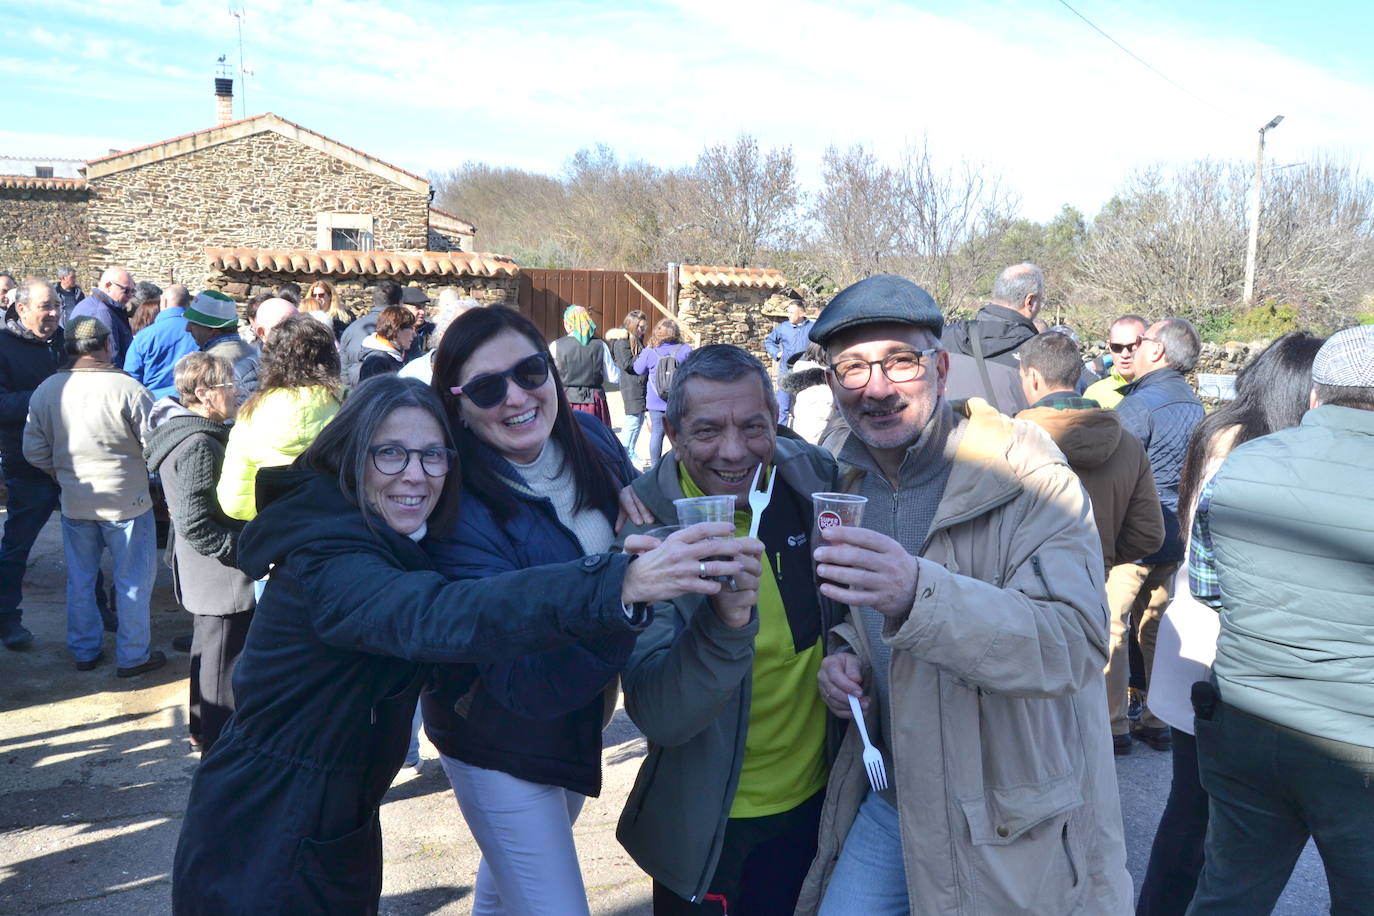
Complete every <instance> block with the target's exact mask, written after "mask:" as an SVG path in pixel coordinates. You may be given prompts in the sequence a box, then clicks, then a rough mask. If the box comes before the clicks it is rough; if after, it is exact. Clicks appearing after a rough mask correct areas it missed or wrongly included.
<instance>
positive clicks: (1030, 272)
mask: <svg viewBox="0 0 1374 916" xmlns="http://www.w3.org/2000/svg"><path fill="white" fill-rule="evenodd" d="M991 300H992V301H991V302H989V303H988V304H987V305H985V306H983V307H982V308H981V309H979V310H978V314H977V315H975V316H973V318H972V319H970V320H967V321H951V322H950V323H949V324H948V325H946V326H945V333H944V336H943V337H942V338H941V343H943V344H944V347H945V349H946V350H948V351H949V352H950V353H963V354H964V355H965V356H972V357H975V358H976V357H977V356H978V354H979V352H980V351H981V352H982V355H983V357H984V358H985V359H987V360H990V361H992V362H997V363H1001V364H1003V365H1005V366H1010V367H1011V368H1013V369H1015V368H1016V355H1015V354H1016V350H1017V348H1018V347H1020V346H1021V345H1022V344H1023V343H1025V342H1026V341H1028V340H1030V339H1031V338H1032V337H1034V336H1035V335H1036V334H1039V333H1040V332H1039V331H1038V330H1036V327H1035V316H1036V315H1038V314H1040V307H1041V306H1042V305H1044V302H1045V274H1044V272H1043V271H1041V270H1040V268H1039V267H1036V266H1035V265H1034V264H1013V265H1011V266H1010V267H1008V268H1006V269H1005V270H1003V271H1002V272H1001V273H1000V274H998V275H997V282H995V283H993V285H992V297H991Z"/></svg>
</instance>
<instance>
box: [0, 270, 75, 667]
mask: <svg viewBox="0 0 1374 916" xmlns="http://www.w3.org/2000/svg"><path fill="white" fill-rule="evenodd" d="M60 312H61V307H60V306H59V305H58V300H57V296H56V295H55V294H54V293H53V291H52V287H50V286H48V284H46V283H44V282H42V281H41V280H33V281H30V282H28V283H25V284H24V285H23V286H21V287H20V288H19V301H18V303H17V304H16V305H15V306H14V307H13V308H11V309H9V310H8V311H7V312H6V314H5V316H4V322H3V324H0V466H2V467H3V468H4V474H5V487H6V488H7V489H8V490H9V497H8V499H9V501H8V503H7V504H6V506H5V534H4V539H3V540H0V642H3V643H4V645H5V648H7V649H14V650H19V649H26V648H28V647H29V646H30V645H31V644H32V643H33V634H32V633H30V632H29V630H28V628H27V627H25V626H24V624H23V623H22V622H21V619H22V617H23V612H22V611H21V610H20V607H19V605H20V603H21V601H22V599H23V587H22V586H23V582H24V569H25V567H27V566H28V562H29V551H30V550H32V549H33V542H34V541H36V540H37V539H38V533H39V532H40V531H42V530H43V526H44V525H45V524H47V522H48V517H49V516H51V515H52V512H53V510H54V509H56V508H57V499H58V488H57V482H56V481H54V480H53V479H52V478H51V477H49V476H48V475H47V474H45V473H43V472H42V471H40V470H39V469H38V468H36V467H34V466H33V465H31V464H29V463H28V462H27V461H26V460H24V420H25V418H26V417H27V416H28V413H29V396H30V395H32V394H33V390H34V389H35V388H37V387H38V385H39V383H40V382H42V381H43V380H44V379H45V378H47V377H48V376H50V375H52V374H53V373H54V372H56V371H57V369H58V367H59V366H61V365H62V364H63V363H64V362H66V360H67V355H66V351H65V350H64V349H63V344H62V329H61V328H60V327H58V324H57V319H58V315H59V314H60Z"/></svg>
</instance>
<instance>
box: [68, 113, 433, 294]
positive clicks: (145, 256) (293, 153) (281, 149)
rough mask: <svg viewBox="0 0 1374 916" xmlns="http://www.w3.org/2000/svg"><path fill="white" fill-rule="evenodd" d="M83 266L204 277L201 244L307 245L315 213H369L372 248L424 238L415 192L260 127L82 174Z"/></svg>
mask: <svg viewBox="0 0 1374 916" xmlns="http://www.w3.org/2000/svg"><path fill="white" fill-rule="evenodd" d="M90 185H91V201H90V207H89V220H90V233H91V261H92V268H93V269H94V270H99V269H101V268H103V267H106V266H109V265H112V264H118V265H121V266H125V267H128V268H129V269H130V270H131V271H132V272H133V274H134V276H135V278H137V279H146V280H152V281H153V282H154V283H157V284H159V285H162V286H165V285H167V284H168V283H173V282H177V283H185V284H186V285H187V286H189V287H190V288H192V289H197V288H199V287H201V286H203V285H204V284H205V280H206V274H207V271H206V266H205V249H206V248H268V249H315V248H316V247H317V246H316V229H317V218H316V217H317V214H319V213H325V212H328V213H348V214H358V215H361V216H370V217H372V221H373V247H374V248H375V249H377V250H379V251H417V250H422V249H424V248H425V247H427V245H428V243H429V202H428V200H427V199H426V196H425V195H424V194H423V193H417V192H415V191H411V190H409V189H407V188H405V187H402V186H400V185H397V184H396V183H394V182H391V181H387V180H386V179H384V178H379V177H377V176H376V175H373V174H371V173H369V172H366V171H364V170H362V169H359V168H357V167H355V166H352V165H349V164H348V163H345V162H343V161H341V160H339V159H336V158H335V157H333V156H330V155H328V154H326V153H322V152H320V151H318V150H316V149H313V148H312V147H309V146H306V145H304V144H301V143H297V142H295V141H293V140H290V139H288V138H286V137H283V136H282V135H280V134H278V133H275V132H272V131H266V132H263V133H259V134H254V135H252V136H248V137H243V138H241V139H237V140H231V141H229V142H226V143H220V144H217V145H215V146H211V147H207V148H205V149H202V150H197V151H195V152H191V153H187V154H185V155H180V156H174V157H172V158H169V159H164V160H162V161H159V162H151V163H149V164H147V165H141V166H135V167H133V168H130V169H126V170H124V171H120V172H114V173H112V174H109V175H104V176H100V177H97V178H92V179H91V180H90Z"/></svg>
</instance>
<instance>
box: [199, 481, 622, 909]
mask: <svg viewBox="0 0 1374 916" xmlns="http://www.w3.org/2000/svg"><path fill="white" fill-rule="evenodd" d="M260 483H261V485H262V490H263V492H262V499H263V509H262V512H261V514H260V515H259V516H258V518H257V519H255V520H254V521H253V522H252V523H250V524H249V525H248V526H247V528H245V529H244V532H243V535H242V536H241V538H240V541H239V562H240V565H241V566H242V568H243V570H244V572H245V573H247V574H248V575H249V576H251V577H253V578H260V577H261V576H263V575H265V574H266V573H267V571H268V568H269V567H271V570H272V578H271V580H270V581H269V582H268V585H267V589H266V591H265V592H264V593H263V596H262V600H261V601H260V602H259V604H258V608H257V612H256V613H255V615H254V617H253V626H252V628H251V629H250V630H249V633H248V641H247V644H246V645H245V647H244V650H243V655H242V657H241V658H240V660H239V664H238V670H237V672H236V674H235V676H234V693H235V696H236V698H237V700H238V708H237V710H236V711H235V713H234V715H233V717H232V718H231V719H230V720H229V723H228V725H226V726H225V730H224V732H223V734H222V735H221V737H220V739H219V740H218V741H217V742H216V743H215V744H214V746H213V747H212V748H211V750H210V751H209V753H208V754H206V755H205V758H204V759H203V760H202V761H201V764H200V767H199V769H197V771H196V775H195V779H194V780H193V782H192V784H191V794H190V799H189V801H188V803H187V808H186V816H185V819H184V821H183V823H182V829H181V837H180V840H179V842H178V844H177V852H176V860H175V863H174V865H173V873H172V903H173V911H174V912H175V913H177V914H192V913H204V914H215V916H223V914H244V916H247V914H280V916H300V914H333V913H376V912H377V907H378V897H379V895H380V893H381V886H382V856H381V853H382V845H381V844H382V837H381V826H380V823H379V821H378V817H377V808H378V805H379V804H380V803H381V800H382V796H383V795H384V794H385V793H386V790H387V788H388V786H389V785H390V783H391V780H392V778H393V777H394V776H395V775H396V772H397V770H399V769H400V766H401V762H402V760H403V759H404V757H405V753H406V746H407V744H408V743H409V739H410V723H411V719H412V718H413V716H414V713H415V702H416V700H417V698H418V695H419V691H420V686H421V684H422V683H423V681H424V678H425V675H426V673H427V671H428V667H427V666H428V664H430V663H445V664H464V663H473V662H478V661H491V660H494V659H500V658H512V657H515V656H518V655H520V654H522V653H527V652H539V651H543V650H548V649H554V648H557V647H559V646H564V645H568V644H570V643H572V642H574V641H576V640H578V639H582V638H595V637H597V636H600V635H604V634H607V633H613V632H620V633H623V632H626V631H627V630H631V629H633V626H632V625H631V623H630V621H629V619H628V618H627V617H626V615H625V613H624V609H623V607H622V605H621V602H620V595H621V588H622V584H623V580H624V575H625V570H626V567H627V566H628V565H629V562H630V559H629V558H628V557H622V556H612V555H609V554H600V555H595V556H591V557H587V558H585V559H580V560H577V561H575V562H572V563H563V564H558V565H556V566H546V567H543V568H541V569H540V570H539V571H538V572H537V573H535V574H531V573H530V572H529V571H521V572H517V573H513V574H510V575H504V576H493V577H491V578H489V579H482V580H476V581H468V582H449V581H448V580H447V579H445V578H444V577H443V576H441V575H440V574H439V573H437V572H434V571H433V570H432V568H431V567H430V563H429V560H428V558H427V557H426V556H425V553H424V551H423V550H421V549H420V546H419V545H418V544H416V543H414V541H412V540H411V539H410V538H408V537H405V536H403V535H400V534H397V533H396V532H395V531H392V530H391V529H390V528H389V527H387V526H386V524H385V523H383V522H382V521H381V520H380V519H378V518H376V517H375V516H371V515H370V514H369V515H365V514H364V512H362V511H360V510H359V509H358V508H357V507H356V506H354V505H353V504H352V503H350V502H349V501H348V500H347V499H346V498H345V497H344V495H343V493H342V492H341V491H340V489H339V485H338V482H337V480H335V479H332V478H330V477H326V476H324V475H320V474H316V473H313V472H310V471H305V470H300V469H296V468H273V469H267V470H264V471H263V472H262V475H261V480H260Z"/></svg>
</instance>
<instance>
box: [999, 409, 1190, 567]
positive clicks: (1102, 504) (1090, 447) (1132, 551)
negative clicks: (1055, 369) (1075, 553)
mask: <svg viewBox="0 0 1374 916" xmlns="http://www.w3.org/2000/svg"><path fill="white" fill-rule="evenodd" d="M1062 393H1064V394H1068V392H1062ZM1046 400H1049V399H1048V398H1046V399H1044V400H1041V401H1040V402H1038V403H1037V404H1036V406H1034V407H1032V408H1030V409H1029V410H1023V411H1021V412H1020V413H1019V414H1017V415H1016V416H1017V419H1020V420H1030V421H1031V422H1032V423H1034V424H1035V425H1037V426H1039V427H1040V428H1041V429H1043V430H1044V431H1045V432H1047V433H1049V434H1050V438H1051V439H1053V440H1054V444H1055V445H1057V446H1059V450H1060V451H1061V452H1063V453H1064V457H1065V458H1067V459H1068V461H1069V467H1071V468H1073V472H1074V473H1075V474H1077V475H1078V479H1079V481H1080V482H1081V483H1082V484H1083V489H1085V490H1087V491H1088V498H1089V499H1090V500H1091V501H1092V506H1093V518H1094V519H1095V520H1096V522H1097V533H1098V536H1099V537H1100V538H1101V539H1102V559H1103V560H1104V561H1105V563H1106V565H1107V567H1108V568H1110V567H1112V566H1115V565H1116V564H1117V563H1133V562H1135V561H1136V560H1139V559H1140V558H1141V557H1143V556H1146V555H1148V554H1152V553H1154V552H1155V551H1156V550H1158V549H1159V547H1160V545H1161V544H1163V543H1164V516H1163V514H1162V513H1161V511H1160V508H1159V494H1158V493H1157V492H1156V491H1155V483H1154V478H1153V477H1151V475H1150V461H1149V459H1148V458H1146V457H1145V448H1144V446H1142V445H1141V444H1140V440H1139V439H1137V438H1136V437H1135V436H1132V435H1131V434H1130V433H1128V432H1126V431H1124V430H1123V429H1122V428H1121V420H1120V419H1119V418H1118V417H1117V415H1116V413H1115V412H1114V411H1111V410H1103V409H1101V408H1097V409H1092V410H1083V409H1075V408H1069V409H1061V408H1057V407H1054V406H1042V405H1045V401H1046Z"/></svg>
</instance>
